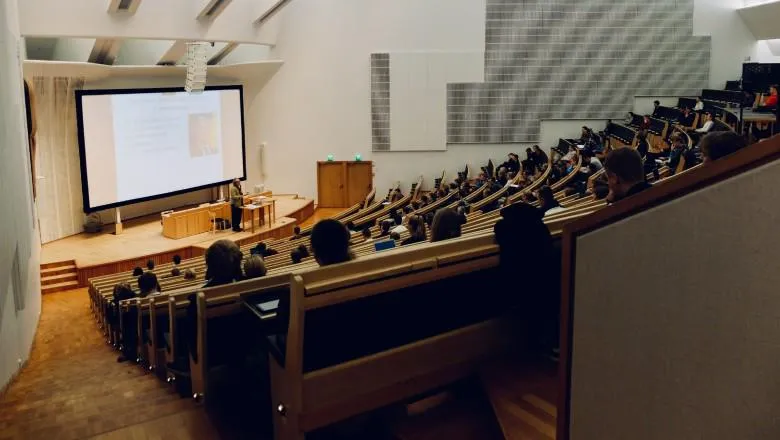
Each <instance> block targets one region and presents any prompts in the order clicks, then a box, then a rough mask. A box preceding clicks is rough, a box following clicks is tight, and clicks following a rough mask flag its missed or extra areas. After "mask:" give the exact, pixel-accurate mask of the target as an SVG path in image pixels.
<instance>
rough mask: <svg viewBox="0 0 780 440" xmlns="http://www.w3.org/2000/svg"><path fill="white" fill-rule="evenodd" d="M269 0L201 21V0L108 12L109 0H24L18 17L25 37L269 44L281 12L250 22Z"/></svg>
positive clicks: (164, 0) (240, 1)
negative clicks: (260, 23)
mask: <svg viewBox="0 0 780 440" xmlns="http://www.w3.org/2000/svg"><path fill="white" fill-rule="evenodd" d="M267 2H268V0H265V1H263V2H258V1H256V0H233V1H232V2H231V3H230V5H228V6H227V8H225V10H224V11H223V12H222V13H221V14H220V15H219V16H218V17H217V18H216V19H214V20H213V21H212V22H209V23H203V22H201V21H198V20H195V17H196V16H197V15H198V13H199V12H200V6H201V5H200V4H198V3H200V2H193V1H192V0H147V1H143V2H141V4H140V6H139V7H138V10H137V11H136V13H135V15H132V16H121V15H116V14H113V15H112V14H108V13H107V12H106V11H107V9H108V1H107V0H106V1H102V0H67V1H62V0H24V1H20V2H19V6H20V11H19V21H20V24H21V30H22V35H25V36H40V37H49V36H51V37H92V38H95V37H106V38H151V39H161V40H196V41H237V42H245V43H271V44H272V43H273V42H274V40H275V34H276V28H277V24H276V23H277V22H278V17H279V15H277V17H274V18H273V19H271V21H269V22H268V23H266V24H264V25H263V26H260V27H257V26H254V25H253V21H254V20H255V19H257V18H259V17H260V15H261V14H262V13H263V12H264V11H265V10H266V8H267ZM304 3H309V2H307V1H304Z"/></svg>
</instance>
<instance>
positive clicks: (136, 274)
mask: <svg viewBox="0 0 780 440" xmlns="http://www.w3.org/2000/svg"><path fill="white" fill-rule="evenodd" d="M143 274H144V270H143V269H141V266H136V267H135V268H133V277H135V278H138V277H140V276H141V275H143Z"/></svg>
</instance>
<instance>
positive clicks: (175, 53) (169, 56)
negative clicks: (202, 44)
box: [157, 40, 187, 66]
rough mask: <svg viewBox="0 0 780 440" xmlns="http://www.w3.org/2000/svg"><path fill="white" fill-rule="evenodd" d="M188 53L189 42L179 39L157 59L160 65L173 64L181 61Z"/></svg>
mask: <svg viewBox="0 0 780 440" xmlns="http://www.w3.org/2000/svg"><path fill="white" fill-rule="evenodd" d="M186 54H187V42H186V41H184V40H177V41H174V42H173V44H171V47H170V48H168V50H166V51H165V53H163V54H162V56H161V57H160V59H159V60H158V61H157V65H158V66H173V65H175V64H176V63H178V62H179V60H180V59H182V57H183V56H184V55H186Z"/></svg>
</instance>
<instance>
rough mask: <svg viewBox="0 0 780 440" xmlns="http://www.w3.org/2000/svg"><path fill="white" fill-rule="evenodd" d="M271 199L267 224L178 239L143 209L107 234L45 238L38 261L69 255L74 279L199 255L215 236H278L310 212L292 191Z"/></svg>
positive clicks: (243, 240)
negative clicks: (116, 232)
mask: <svg viewBox="0 0 780 440" xmlns="http://www.w3.org/2000/svg"><path fill="white" fill-rule="evenodd" d="M273 197H274V198H275V199H276V221H275V222H274V223H273V224H272V225H262V226H255V232H254V233H252V232H251V230H250V229H248V228H247V230H245V231H242V232H233V231H231V230H227V231H217V232H216V233H215V234H212V233H210V232H207V233H204V234H199V235H194V236H192V237H186V238H181V239H178V240H174V239H170V238H167V237H164V236H163V235H162V225H161V223H160V215H159V214H155V215H149V216H145V217H141V218H137V219H133V220H128V221H125V222H123V226H124V231H123V233H122V234H120V235H114V234H113V227H112V226H111V225H109V226H107V227H106V228H104V232H100V233H97V234H87V233H81V234H78V235H74V236H71V237H67V238H63V239H60V240H57V241H53V242H51V243H46V244H45V245H43V246H42V248H41V265H42V266H45V265H51V264H53V263H57V262H61V261H71V260H72V261H75V264H76V267H77V269H78V279H79V285H81V286H84V285H86V282H87V280H88V279H89V278H92V277H95V276H100V275H108V274H111V273H117V272H121V271H126V270H127V271H129V270H132V269H133V268H134V267H136V266H144V264H145V262H146V261H147V260H149V259H152V260H154V261H155V263H156V264H161V263H167V262H170V261H171V258H173V256H174V255H176V254H178V255H180V256H181V257H182V258H183V259H186V258H192V257H197V256H200V255H203V253H204V252H205V250H206V249H207V248H208V247H209V246H210V245H211V244H212V243H213V242H215V241H217V240H222V239H230V240H233V241H235V242H236V243H238V244H239V245H245V244H249V243H254V242H258V241H262V240H266V239H269V238H281V237H286V236H290V235H292V234H293V228H294V227H295V225H296V224H299V223H302V222H304V221H305V220H307V219H308V218H309V217H311V216H312V215H313V214H314V201H313V200H307V199H300V198H296V197H295V196H279V195H274V196H273Z"/></svg>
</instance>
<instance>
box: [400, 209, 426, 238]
mask: <svg viewBox="0 0 780 440" xmlns="http://www.w3.org/2000/svg"><path fill="white" fill-rule="evenodd" d="M425 240H427V236H426V233H425V220H424V219H423V218H422V217H420V216H419V215H413V216H411V217H409V238H407V239H406V240H404V241H402V242H401V246H406V245H407V244H412V243H420V242H423V241H425Z"/></svg>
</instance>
